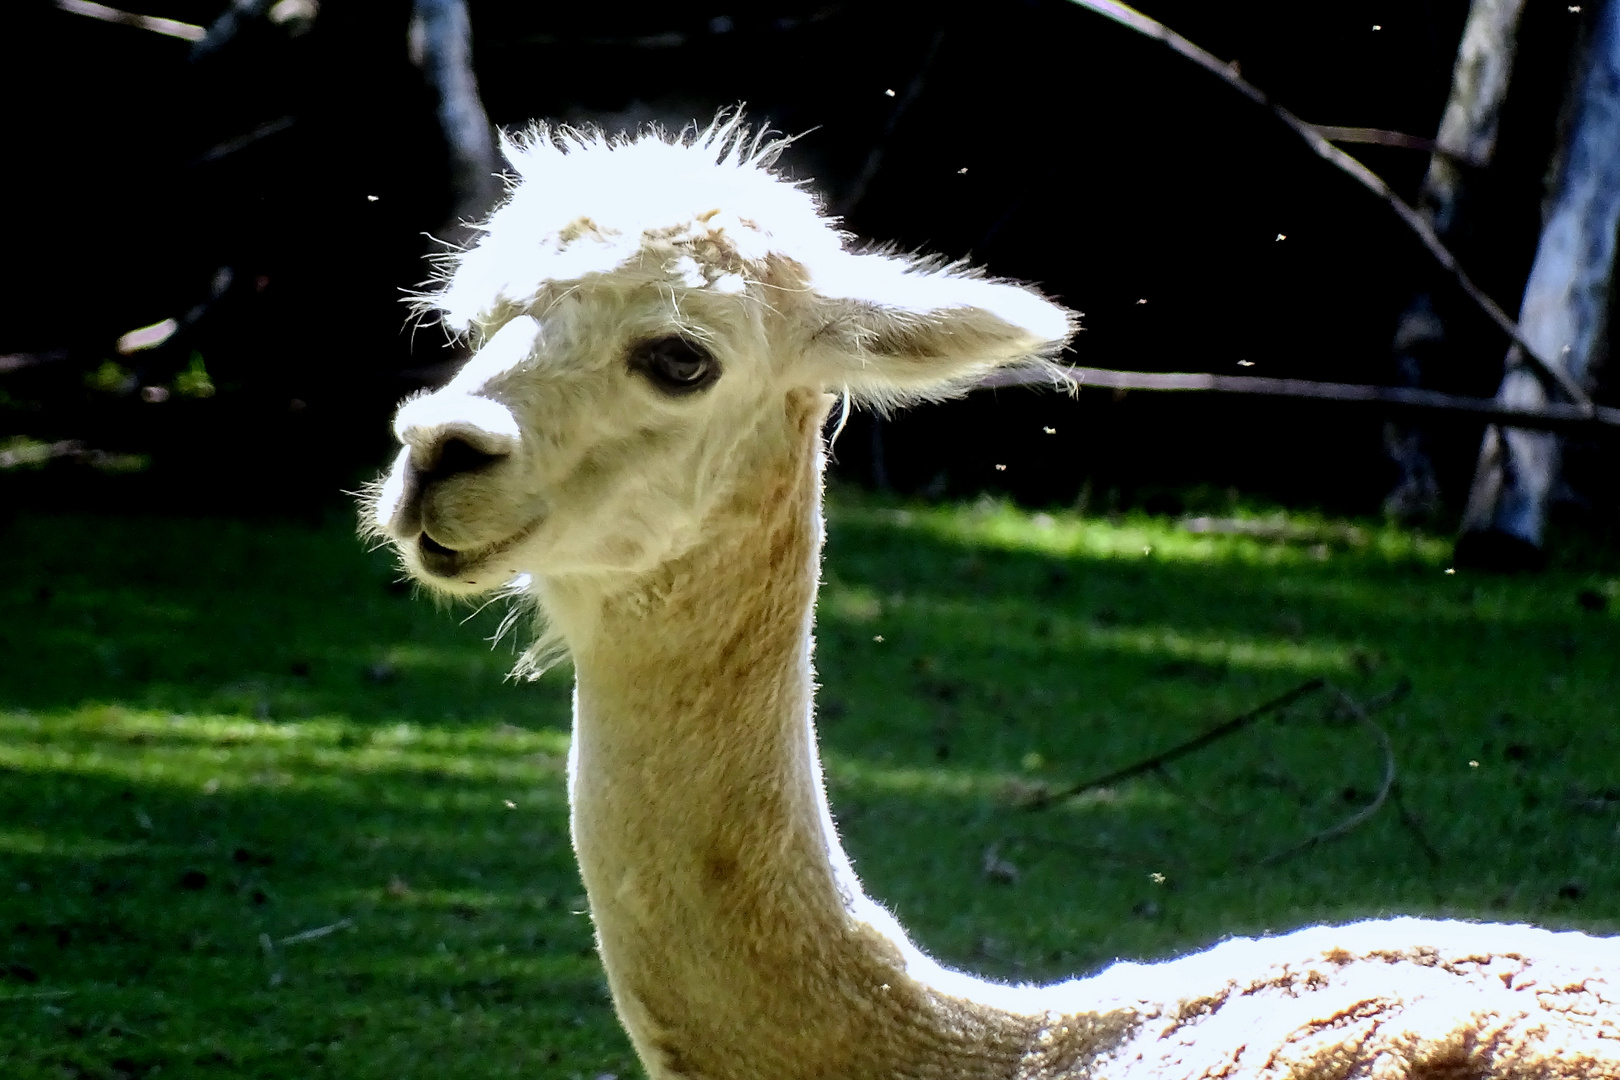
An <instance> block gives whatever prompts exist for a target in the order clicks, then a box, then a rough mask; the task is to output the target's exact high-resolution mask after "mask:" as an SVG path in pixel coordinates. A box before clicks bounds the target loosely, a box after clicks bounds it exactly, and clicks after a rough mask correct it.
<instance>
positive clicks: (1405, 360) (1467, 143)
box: [1384, 0, 1524, 520]
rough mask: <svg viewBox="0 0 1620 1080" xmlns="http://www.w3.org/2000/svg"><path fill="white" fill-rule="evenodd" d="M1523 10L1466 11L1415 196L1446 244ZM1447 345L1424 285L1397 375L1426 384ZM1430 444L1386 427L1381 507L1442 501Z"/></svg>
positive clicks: (1500, 95) (1499, 3) (1488, 145)
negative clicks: (1393, 477)
mask: <svg viewBox="0 0 1620 1080" xmlns="http://www.w3.org/2000/svg"><path fill="white" fill-rule="evenodd" d="M1523 11H1524V0H1473V4H1472V5H1471V6H1470V7H1469V10H1468V22H1467V24H1466V25H1465V26H1464V27H1463V34H1462V41H1461V42H1460V43H1459V44H1458V46H1457V62H1456V65H1455V67H1453V68H1452V74H1451V96H1450V98H1448V99H1447V101H1446V111H1445V115H1444V116H1443V117H1442V118H1441V121H1440V131H1439V134H1438V135H1436V136H1435V150H1434V155H1433V156H1432V157H1430V159H1429V171H1428V174H1427V175H1426V176H1424V178H1423V189H1422V192H1421V193H1420V196H1419V202H1418V209H1419V210H1420V212H1422V213H1423V214H1424V215H1425V216H1426V217H1427V218H1428V219H1429V221H1430V223H1431V224H1432V225H1433V226H1434V230H1435V232H1436V233H1438V234H1439V236H1440V239H1441V240H1442V241H1444V242H1445V243H1446V245H1447V246H1448V247H1453V248H1455V246H1456V242H1457V239H1458V237H1459V236H1461V235H1462V233H1463V227H1462V221H1463V216H1464V211H1465V208H1466V207H1465V196H1466V190H1465V184H1464V181H1465V175H1466V170H1467V169H1469V168H1474V169H1483V168H1485V167H1486V166H1488V165H1489V164H1490V162H1491V157H1492V156H1493V154H1494V153H1495V151H1496V131H1497V121H1498V119H1499V117H1500V116H1501V112H1502V102H1503V100H1504V99H1505V98H1506V97H1507V89H1508V82H1509V80H1510V77H1511V75H1512V71H1513V59H1514V49H1515V44H1516V38H1517V32H1518V26H1519V16H1520V15H1521V14H1522V13H1523ZM1445 345H1446V327H1445V322H1444V320H1443V319H1442V318H1441V316H1440V314H1439V312H1438V311H1437V310H1436V308H1435V302H1434V298H1433V297H1432V296H1431V295H1430V294H1429V293H1428V292H1427V291H1424V292H1421V293H1419V294H1418V295H1417V296H1415V297H1413V298H1412V302H1411V303H1410V304H1409V305H1407V308H1406V310H1405V311H1404V312H1402V313H1401V317H1400V321H1399V322H1398V323H1397V324H1396V329H1395V339H1394V345H1393V351H1394V354H1395V371H1396V377H1397V378H1398V379H1399V381H1400V382H1401V383H1402V384H1404V385H1406V386H1412V387H1418V386H1422V385H1423V384H1424V374H1425V369H1429V370H1430V373H1431V374H1432V369H1433V368H1434V366H1435V365H1434V363H1433V362H1432V359H1431V357H1432V356H1433V355H1434V354H1435V353H1437V352H1439V351H1440V350H1442V349H1444V348H1445ZM1425 443H1426V437H1425V434H1424V430H1423V428H1421V427H1418V426H1415V425H1403V424H1396V423H1394V422H1391V423H1389V424H1386V425H1385V427H1384V445H1385V447H1386V449H1387V450H1388V452H1389V455H1390V457H1391V458H1393V459H1394V461H1395V463H1396V465H1397V466H1398V467H1399V468H1400V472H1401V476H1400V480H1399V482H1398V483H1397V484H1396V487H1395V490H1394V491H1392V492H1391V493H1390V495H1389V498H1388V499H1386V500H1385V501H1384V510H1385V512H1386V513H1388V514H1390V515H1392V516H1394V517H1396V518H1398V519H1401V520H1416V519H1420V518H1425V517H1432V516H1433V515H1434V514H1435V513H1436V512H1437V511H1438V510H1439V508H1440V486H1439V483H1438V482H1437V480H1436V479H1435V474H1434V465H1433V463H1432V462H1431V461H1430V459H1429V452H1428V449H1427V447H1426V445H1425Z"/></svg>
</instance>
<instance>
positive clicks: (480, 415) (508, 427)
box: [394, 391, 520, 482]
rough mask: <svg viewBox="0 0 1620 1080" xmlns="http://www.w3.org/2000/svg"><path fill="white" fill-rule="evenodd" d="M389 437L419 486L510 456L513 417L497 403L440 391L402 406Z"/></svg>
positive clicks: (514, 437) (516, 434) (513, 443)
mask: <svg viewBox="0 0 1620 1080" xmlns="http://www.w3.org/2000/svg"><path fill="white" fill-rule="evenodd" d="M394 433H395V434H396V435H397V436H399V441H400V442H401V443H404V444H405V446H406V447H407V448H408V449H409V451H410V454H409V457H408V458H407V459H406V460H407V461H408V462H409V464H410V469H411V471H412V472H413V473H415V474H416V475H417V476H418V477H419V479H420V480H421V481H423V482H428V481H434V480H443V479H446V478H448V477H451V476H457V475H460V474H462V473H469V472H475V471H477V470H479V469H483V468H485V467H487V466H489V465H492V464H494V463H495V462H498V461H500V460H502V459H503V458H507V457H510V456H511V455H512V454H513V452H515V451H516V450H517V448H518V443H519V438H520V431H519V429H518V423H517V418H516V417H514V416H513V415H512V412H511V410H510V409H508V408H507V407H506V406H505V405H502V404H501V403H500V402H498V401H493V400H491V399H490V398H487V397H481V396H477V395H473V394H454V393H450V392H448V391H440V392H439V393H437V394H430V395H429V396H427V397H423V398H417V399H416V400H415V401H411V402H408V403H406V405H405V406H404V407H403V408H401V409H400V410H399V415H398V417H396V418H395V420H394Z"/></svg>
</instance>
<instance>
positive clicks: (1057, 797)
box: [1028, 676, 1327, 810]
mask: <svg viewBox="0 0 1620 1080" xmlns="http://www.w3.org/2000/svg"><path fill="white" fill-rule="evenodd" d="M1326 685H1327V680H1326V679H1324V678H1322V677H1321V676H1317V677H1316V678H1314V679H1306V680H1305V681H1304V682H1302V683H1300V684H1299V685H1298V686H1296V687H1294V688H1293V689H1292V690H1290V691H1288V692H1287V693H1286V694H1283V695H1281V696H1280V697H1275V698H1272V699H1271V700H1270V701H1268V702H1266V703H1265V704H1263V705H1257V706H1255V707H1254V708H1252V709H1250V710H1249V711H1248V712H1245V713H1239V714H1238V715H1237V716H1234V717H1233V718H1232V719H1230V720H1228V721H1226V722H1225V723H1223V724H1219V725H1217V726H1215V727H1212V728H1210V729H1209V730H1208V731H1206V732H1204V733H1203V734H1202V735H1199V736H1198V737H1197V738H1193V739H1188V740H1187V741H1186V742H1184V743H1180V744H1179V745H1176V746H1172V747H1171V748H1170V749H1168V750H1166V751H1164V752H1163V753H1159V754H1154V755H1153V756H1152V757H1150V758H1145V759H1143V760H1142V761H1138V762H1137V763H1136V764H1134V765H1127V766H1126V767H1125V768H1123V769H1116V770H1114V771H1113V772H1111V773H1105V774H1104V775H1102V776H1099V777H1096V778H1095V779H1092V780H1085V781H1082V782H1081V783H1078V784H1075V785H1074V786H1072V787H1068V788H1064V789H1062V790H1061V791H1057V792H1050V793H1043V794H1042V795H1040V796H1039V797H1037V798H1036V799H1034V800H1032V801H1031V802H1030V803H1029V806H1028V809H1031V810H1041V809H1045V808H1046V807H1048V806H1050V805H1052V804H1053V803H1055V802H1062V801H1063V800H1065V799H1072V798H1074V797H1075V796H1076V795H1082V794H1084V793H1086V792H1088V791H1094V790H1096V789H1097V788H1103V787H1109V786H1111V785H1113V784H1117V783H1119V782H1120V781H1121V780H1129V779H1130V778H1131V777H1133V776H1141V775H1142V774H1143V773H1149V772H1154V771H1156V770H1158V769H1159V768H1161V767H1162V766H1165V765H1168V764H1169V763H1170V762H1172V761H1175V760H1176V759H1177V758H1182V757H1186V756H1187V755H1188V754H1191V753H1193V752H1194V751H1196V750H1202V749H1203V748H1204V747H1206V746H1208V745H1209V744H1210V743H1213V742H1216V741H1217V740H1220V739H1224V738H1226V736H1228V735H1231V734H1233V733H1235V732H1238V731H1242V730H1243V729H1244V728H1246V727H1248V726H1249V725H1250V724H1252V723H1254V722H1255V721H1256V720H1258V719H1260V718H1261V717H1263V716H1267V715H1269V714H1271V713H1274V712H1276V711H1278V710H1279V709H1286V708H1287V707H1288V706H1290V705H1292V704H1293V703H1294V702H1296V701H1298V700H1300V699H1301V698H1304V697H1308V696H1310V695H1311V694H1314V693H1316V691H1318V690H1320V689H1322V688H1323V687H1324V686H1326Z"/></svg>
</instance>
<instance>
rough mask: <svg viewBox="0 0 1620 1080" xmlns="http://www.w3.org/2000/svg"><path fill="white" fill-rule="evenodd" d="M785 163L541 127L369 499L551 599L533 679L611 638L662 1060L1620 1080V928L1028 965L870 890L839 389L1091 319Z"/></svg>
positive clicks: (599, 795)
mask: <svg viewBox="0 0 1620 1080" xmlns="http://www.w3.org/2000/svg"><path fill="white" fill-rule="evenodd" d="M783 145H784V144H783V142H782V141H774V142H773V141H768V140H767V139H766V138H764V137H763V136H761V135H757V134H755V135H751V134H750V133H749V132H748V130H747V129H746V128H745V127H744V126H743V125H742V123H741V121H740V118H739V117H738V116H736V115H735V114H732V115H729V116H727V115H722V117H721V118H719V119H717V120H716V121H715V123H714V124H713V125H711V126H710V127H708V128H707V129H704V130H692V129H689V130H688V131H687V132H685V133H683V134H682V135H681V136H679V137H668V136H665V135H663V134H661V133H659V132H656V131H654V132H648V133H644V134H642V135H640V136H637V137H631V138H618V139H608V138H604V137H602V136H600V135H598V134H594V133H581V132H577V131H573V130H569V129H548V128H546V127H536V128H534V129H533V130H531V131H530V132H529V133H528V134H527V135H524V136H521V137H519V138H516V139H515V140H509V141H507V143H506V145H505V147H504V152H505V154H506V156H507V158H508V160H509V161H510V163H511V165H512V168H513V170H514V172H515V178H514V179H513V180H512V181H511V183H510V186H509V191H508V193H507V196H506V199H505V201H504V203H503V204H502V205H501V206H500V207H499V208H498V209H497V210H496V211H495V212H494V214H493V215H492V216H491V217H490V219H489V220H488V221H487V223H485V224H484V225H483V226H482V229H481V231H482V236H481V239H480V240H479V241H478V243H477V244H476V245H475V246H473V247H472V248H471V249H470V250H467V251H465V252H461V253H459V254H457V255H456V256H454V257H453V258H452V259H451V260H449V262H448V265H447V266H446V267H445V268H444V271H443V274H442V276H441V278H440V280H439V281H438V282H437V284H436V286H435V287H434V288H433V289H432V290H431V292H430V294H429V295H427V296H426V297H425V298H424V305H425V310H431V311H435V312H437V313H438V314H439V317H440V318H442V320H443V321H444V322H445V323H447V324H448V326H449V327H451V328H452V329H453V330H455V331H456V332H458V333H462V334H465V335H466V336H467V337H468V338H469V340H470V344H471V345H472V346H473V347H474V349H475V352H474V355H473V356H472V357H471V359H470V360H469V361H468V362H467V364H466V366H465V367H464V368H463V369H462V370H461V371H460V373H459V374H458V375H457V376H456V377H455V378H454V379H453V380H452V381H451V382H450V383H449V384H448V385H447V386H445V387H443V388H442V389H440V390H438V391H436V392H433V393H428V394H425V395H422V396H419V397H416V398H413V399H410V400H407V401H406V402H405V403H404V404H403V405H402V406H401V407H400V409H399V412H398V414H397V418H396V421H395V432H396V434H397V435H398V437H399V440H400V442H401V443H402V449H401V450H400V451H399V454H398V457H397V459H396V460H395V462H394V464H393V467H392V469H391V471H390V472H389V473H388V475H387V477H386V478H385V479H384V480H383V481H382V482H381V483H379V485H378V486H377V488H376V489H375V491H374V493H373V494H372V495H371V496H370V503H369V505H368V508H367V515H368V519H369V521H370V522H371V527H372V528H374V529H375V530H376V531H377V533H378V534H379V535H381V536H383V537H385V538H386V539H387V540H388V541H389V542H390V543H392V544H393V545H394V547H395V548H396V550H397V552H398V555H399V557H400V559H401V561H402V563H403V565H404V566H405V568H406V569H407V570H408V572H409V573H410V574H411V575H412V576H413V577H414V578H416V579H417V580H418V581H420V582H422V583H423V584H425V585H426V586H428V587H429V588H430V589H432V590H435V591H438V592H441V593H444V594H449V595H452V596H474V595H481V594H491V593H499V592H501V591H502V590H505V591H507V592H509V593H512V594H513V595H516V596H520V597H522V598H524V599H526V600H527V601H529V602H530V603H532V606H533V609H534V611H535V613H536V615H537V618H538V621H539V624H540V626H541V629H540V630H539V632H538V636H539V642H538V643H537V644H536V645H535V646H534V647H533V648H532V649H530V650H529V652H528V653H527V654H526V657H525V665H526V668H527V670H529V671H531V672H533V671H537V670H538V669H539V668H540V667H542V666H544V665H545V664H546V663H547V662H549V661H551V660H554V659H556V658H559V657H560V656H562V655H567V656H569V657H571V658H572V661H573V664H574V669H575V679H576V682H575V691H574V733H573V743H572V747H571V750H570V757H569V767H568V791H569V801H570V806H571V811H572V813H571V828H572V835H573V842H574V848H575V852H576V854H577V857H578V860H579V866H580V870H581V874H582V876H583V878H584V882H585V886H586V891H587V894H588V897H589V902H590V910H591V916H592V918H593V920H594V923H595V927H596V931H597V936H598V945H599V948H600V952H601V957H602V962H603V965H604V967H605V969H606V972H607V977H608V982H609V985H610V988H611V991H612V995H613V1001H614V1004H615V1007H616V1008H617V1010H618V1015H619V1018H620V1020H621V1022H622V1023H623V1025H624V1027H625V1030H626V1031H627V1032H628V1033H629V1036H630V1038H631V1040H632V1042H633V1043H634V1045H635V1049H636V1051H637V1053H638V1054H639V1055H640V1058H641V1060H642V1062H643V1063H644V1065H645V1067H646V1070H647V1073H648V1075H649V1076H650V1077H652V1078H654V1080H667V1078H675V1077H694V1078H695V1077H702V1078H706V1080H792V1078H798V1077H804V1078H809V1077H820V1078H842V1080H879V1078H895V1077H932V1078H942V1080H943V1078H949V1080H965V1078H969V1077H972V1078H1000V1080H1011V1078H1023V1080H1033V1078H1043V1080H1045V1078H1055V1077H1092V1078H1103V1077H1106V1078H1113V1080H1128V1078H1141V1077H1156V1078H1164V1077H1187V1078H1192V1077H1267V1078H1276V1080H1281V1078H1290V1080H1329V1078H1334V1080H1339V1078H1350V1077H1379V1078H1411V1080H1417V1078H1428V1080H1439V1078H1442V1077H1446V1078H1451V1077H1455V1078H1465V1077H1466V1078H1470V1080H1477V1078H1486V1077H1490V1078H1508V1077H1513V1078H1516V1080H1522V1078H1531V1077H1535V1078H1552V1077H1559V1078H1573V1077H1608V1078H1620V981H1615V980H1613V978H1612V977H1613V975H1614V974H1615V973H1620V939H1600V938H1592V937H1587V936H1584V935H1581V934H1577V933H1552V932H1549V931H1545V930H1540V929H1533V928H1529V927H1523V926H1493V925H1478V924H1472V923H1462V922H1432V921H1423V920H1416V919H1395V920H1390V921H1381V922H1364V923H1359V924H1354V925H1349V926H1338V927H1317V928H1312V929H1307V930H1302V931H1299V932H1296V933H1293V934H1288V935H1285V936H1279V937H1271V938H1266V939H1263V940H1232V941H1227V942H1225V943H1223V944H1220V945H1217V946H1215V947H1214V948H1212V949H1209V950H1207V951H1205V952H1203V953H1200V954H1196V955H1193V956H1189V957H1185V958H1182V959H1179V960H1173V961H1169V962H1166V963H1160V964H1136V963H1118V964H1115V965H1114V966H1112V967H1110V968H1108V969H1107V970H1105V971H1103V972H1102V973H1100V974H1098V975H1096V976H1093V977H1090V978H1084V979H1076V980H1072V981H1069V982H1064V983H1060V984H1055V985H1051V986H1042V987H1034V986H1006V985H999V984H995V983H990V982H986V981H982V980H979V979H976V978H974V977H971V976H969V975H966V974H964V973H961V972H957V971H952V970H948V969H946V968H945V967H943V966H942V965H940V964H938V963H937V962H935V961H934V960H932V959H930V958H929V957H928V956H927V955H925V954H924V953H922V952H921V951H920V950H919V949H917V948H916V947H915V946H914V945H913V944H912V943H911V942H910V941H909V940H908V939H907V937H906V935H905V933H904V932H903V931H902V929H901V928H900V926H899V925H898V924H897V923H896V921H895V920H894V919H893V917H891V916H890V915H889V914H888V913H887V912H886V911H885V910H884V909H883V908H882V907H880V906H879V905H878V904H876V903H875V902H873V901H872V900H871V899H869V898H868V897H867V896H866V895H865V894H864V893H863V892H862V890H861V886H860V883H859V882H858V881H857V880H856V878H855V875H854V873H853V871H852V870H851V867H850V864H849V861H848V859H847V858H846V857H845V855H844V852H843V849H842V848H841V846H840V845H839V841H838V836H837V833H836V832H835V830H834V827H833V823H832V819H831V817H830V815H829V813H828V806H827V800H826V795H825V792H824V788H823V784H822V780H821V773H820V764H819V760H818V757H817V752H816V740H815V729H814V723H813V708H812V697H813V687H814V681H813V672H812V667H811V651H812V621H813V610H814V603H815V596H816V588H817V581H818V574H819V560H820V548H821V539H822V523H821V517H820V507H821V475H822V467H823V434H822V433H823V430H824V425H825V423H826V421H827V420H828V418H829V414H830V409H831V406H832V404H833V402H834V401H835V400H836V398H837V396H839V395H843V396H845V398H846V403H847V399H848V398H853V399H855V400H856V401H859V402H865V403H869V404H875V405H877V406H879V407H884V408H887V407H893V406H896V405H900V404H903V403H906V402H912V401H918V400H922V399H930V398H938V397H942V396H945V395H948V394H951V393H955V392H959V391H961V390H963V389H964V388H967V387H970V386H972V385H973V384H974V382H975V381H976V380H978V379H980V378H981V377H983V376H984V375H985V374H986V373H987V372H989V371H991V370H992V369H995V368H997V367H1000V366H1005V365H1016V364H1023V365H1036V366H1048V367H1050V366H1051V365H1052V357H1053V356H1054V355H1055V354H1056V352H1057V351H1058V350H1059V349H1061V348H1062V347H1063V345H1064V343H1065V342H1066V341H1067V339H1068V338H1069V336H1070V334H1071V333H1072V331H1073V329H1074V322H1073V316H1071V314H1070V313H1069V312H1067V311H1066V310H1064V309H1063V308H1062V307H1060V306H1058V305H1057V304H1055V303H1052V302H1051V301H1049V300H1047V299H1046V298H1044V297H1043V296H1041V295H1040V294H1038V293H1037V292H1035V291H1034V290H1032V289H1028V288H1025V287H1022V286H1019V285H1017V284H1012V283H1008V282H1003V281H997V280H994V279H991V278H988V277H984V276H981V275H979V274H977V273H975V272H974V271H972V270H970V269H968V268H966V267H964V266H962V265H960V264H942V263H939V262H930V261H925V260H918V259H914V258H907V257H901V256H897V255H894V254H892V253H888V252H885V251H872V250H867V251H861V250H857V249H854V248H852V247H851V246H850V245H849V239H850V238H849V237H847V236H845V235H844V234H843V233H841V232H840V231H839V229H838V227H837V223H836V222H835V221H833V220H830V219H829V218H827V217H826V216H824V215H823V213H822V211H821V209H820V207H819V205H818V203H817V201H816V199H815V198H814V197H813V196H812V195H811V194H810V193H809V192H807V191H806V190H805V189H804V188H803V187H801V186H800V185H798V184H796V183H793V182H790V181H789V180H787V179H784V178H783V177H781V176H780V175H779V174H777V173H776V172H775V171H774V169H773V165H774V161H775V158H776V156H777V154H779V153H780V151H781V149H782V147H783ZM846 407H847V404H846Z"/></svg>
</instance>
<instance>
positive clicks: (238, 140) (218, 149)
mask: <svg viewBox="0 0 1620 1080" xmlns="http://www.w3.org/2000/svg"><path fill="white" fill-rule="evenodd" d="M297 122H298V118H297V117H293V116H283V117H280V118H278V119H275V120H271V121H269V122H268V123H264V124H260V125H259V126H258V127H256V128H254V129H253V130H252V131H250V132H248V133H247V134H245V135H238V136H236V137H235V138H234V139H226V140H225V141H224V142H222V143H218V144H216V145H214V146H212V147H210V148H209V149H207V150H205V151H203V152H202V153H201V154H199V155H198V156H197V157H195V158H193V159H192V160H191V161H189V162H187V163H186V164H188V165H206V164H208V163H209V162H213V161H218V160H219V159H221V158H224V157H229V156H230V155H232V154H234V153H236V152H237V151H238V150H243V149H246V148H247V147H249V146H252V145H253V144H254V143H256V142H258V141H259V140H260V139H268V138H269V137H270V136H272V135H279V134H280V133H281V132H283V131H286V130H287V129H288V128H290V127H292V126H293V125H294V124H296V123H297Z"/></svg>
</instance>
